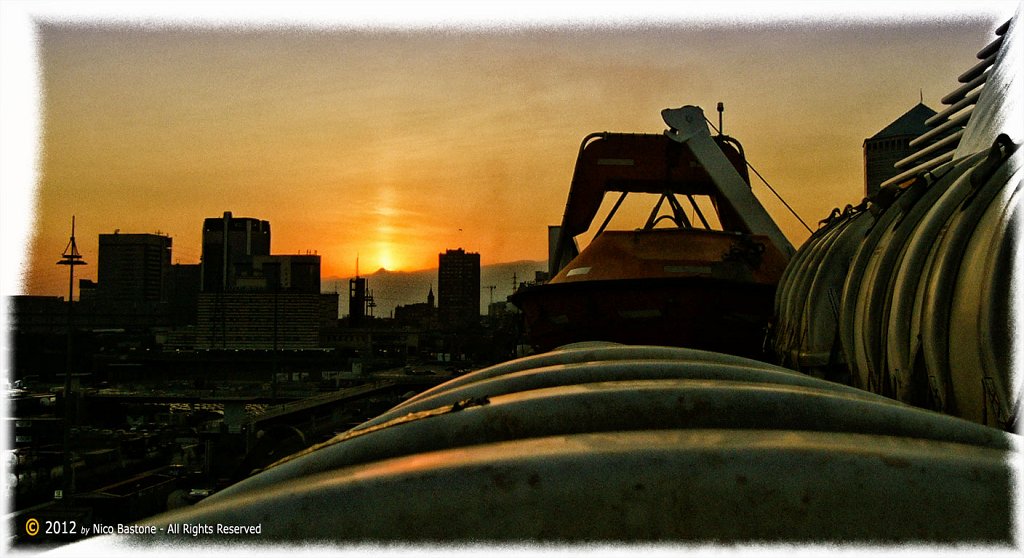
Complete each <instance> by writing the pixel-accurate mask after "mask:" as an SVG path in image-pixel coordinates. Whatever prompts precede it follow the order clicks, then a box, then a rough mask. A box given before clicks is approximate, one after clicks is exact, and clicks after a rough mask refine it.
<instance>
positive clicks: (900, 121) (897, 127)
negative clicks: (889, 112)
mask: <svg viewBox="0 0 1024 558" xmlns="http://www.w3.org/2000/svg"><path fill="white" fill-rule="evenodd" d="M935 114H936V113H935V111H934V110H932V109H930V108H929V107H928V106H926V105H925V104H924V103H918V104H917V105H916V106H914V108H912V109H910V110H908V111H907V112H905V113H904V114H903V116H901V117H899V118H897V119H896V120H894V121H893V122H892V123H891V124H889V125H888V126H886V127H885V128H882V131H880V132H878V133H877V134H875V135H873V136H871V137H870V138H868V139H869V140H873V139H881V138H892V137H899V136H919V135H921V134H923V133H925V132H927V131H928V130H931V127H930V126H926V125H925V123H924V122H925V120H928V119H929V118H931V117H932V116H935Z"/></svg>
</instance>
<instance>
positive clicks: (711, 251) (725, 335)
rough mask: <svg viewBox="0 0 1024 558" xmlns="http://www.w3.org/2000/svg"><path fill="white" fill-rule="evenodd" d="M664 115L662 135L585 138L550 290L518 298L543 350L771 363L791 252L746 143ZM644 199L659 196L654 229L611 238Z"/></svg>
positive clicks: (681, 113) (671, 112)
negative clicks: (637, 348)
mask: <svg viewBox="0 0 1024 558" xmlns="http://www.w3.org/2000/svg"><path fill="white" fill-rule="evenodd" d="M662 116H663V118H664V120H665V122H666V123H667V124H668V125H669V129H668V130H666V131H665V132H664V133H663V134H623V133H607V132H605V133H598V134H591V135H589V136H587V137H586V138H585V139H584V140H583V143H582V145H581V147H580V153H579V156H578V158H577V161H576V168H575V171H574V173H573V179H572V185H571V188H570V191H569V199H568V201H567V203H566V208H565V214H564V217H563V219H562V224H561V226H559V227H555V228H553V230H552V237H551V241H552V242H551V246H552V250H551V255H550V262H549V274H550V276H551V280H550V281H548V282H546V283H543V284H540V285H532V286H528V287H525V288H522V289H520V290H518V291H517V292H516V293H515V294H514V295H513V296H512V297H511V300H512V302H513V303H515V304H516V305H517V306H518V307H519V308H521V309H522V311H523V315H524V318H525V326H526V331H527V335H528V337H529V339H530V341H531V343H532V344H533V345H534V346H535V348H536V349H538V350H542V351H543V350H550V349H552V348H554V347H557V346H561V345H565V344H567V343H574V342H581V341H592V340H600V341H611V342H619V343H628V344H641V343H642V344H656V345H668V346H677V347H689V348H696V349H703V350H712V351H716V352H722V353H728V354H733V355H740V356H747V357H754V358H759V357H761V356H762V355H761V352H762V345H763V340H764V331H765V327H766V325H767V324H768V321H769V320H770V319H771V317H772V313H773V303H774V297H775V288H776V285H777V284H778V282H779V278H780V277H781V275H782V272H783V270H784V269H785V266H786V264H787V262H788V261H789V257H790V255H791V254H792V253H793V251H794V250H793V247H792V246H791V245H790V243H789V241H788V240H787V239H786V238H785V236H784V235H783V234H782V232H781V231H780V230H779V228H778V226H777V225H776V224H775V222H774V221H773V220H772V218H771V217H770V216H769V215H768V213H767V212H766V211H765V209H764V207H763V206H762V205H761V204H760V202H758V200H757V198H755V197H754V195H753V193H752V192H751V188H750V180H749V176H748V174H747V165H746V159H745V156H744V153H743V148H742V146H741V145H740V144H739V142H738V141H736V140H735V139H733V138H731V137H729V136H725V135H722V134H718V135H716V136H712V135H711V133H710V131H709V130H708V126H707V123H706V120H705V117H704V113H703V111H702V110H701V109H700V108H699V107H695V106H685V107H682V108H679V109H666V110H664V111H662ZM609 192H617V193H619V194H620V196H619V198H618V200H617V202H616V203H615V205H614V207H613V208H612V210H611V212H610V213H609V215H608V217H607V218H606V219H605V220H604V224H602V225H601V226H600V227H599V229H598V232H597V234H596V235H595V236H594V239H593V240H592V241H591V243H590V244H589V245H588V246H587V247H586V248H585V249H584V250H583V251H582V252H580V251H579V250H578V248H577V241H576V239H577V237H578V236H580V235H582V234H583V233H585V232H587V231H588V230H589V229H590V228H591V225H592V224H593V223H594V220H595V218H596V217H597V213H598V211H599V209H600V206H601V203H602V201H603V200H604V197H605V194H607V193H609ZM638 193H639V194H655V195H658V196H660V197H658V201H657V203H656V204H655V206H654V208H653V209H652V210H651V213H650V216H649V217H648V219H647V222H646V223H645V224H644V225H643V226H642V227H640V228H637V229H634V230H605V229H606V227H607V226H608V223H609V222H610V221H611V218H612V216H613V215H614V214H615V212H616V210H618V208H619V207H620V206H621V204H622V202H623V200H624V199H625V197H626V196H627V195H629V194H638ZM684 204H685V207H684ZM688 213H689V215H688ZM666 225H667V227H666Z"/></svg>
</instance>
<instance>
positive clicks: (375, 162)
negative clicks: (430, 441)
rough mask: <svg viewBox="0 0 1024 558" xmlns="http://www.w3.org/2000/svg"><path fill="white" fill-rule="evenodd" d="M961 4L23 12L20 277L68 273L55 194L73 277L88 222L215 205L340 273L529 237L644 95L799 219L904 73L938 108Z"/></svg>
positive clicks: (986, 24)
mask: <svg viewBox="0 0 1024 558" xmlns="http://www.w3.org/2000/svg"><path fill="white" fill-rule="evenodd" d="M690 5H699V4H696V3H694V4H690ZM916 5H917V6H918V9H919V10H923V9H924V8H926V7H928V6H929V4H928V3H917V4H916ZM236 6H237V4H236ZM972 6H973V5H971V4H969V3H966V5H964V6H963V7H962V8H961V9H963V10H964V12H963V14H962V15H961V16H960V17H956V16H955V15H949V14H948V12H943V13H946V14H947V15H946V16H943V17H936V16H935V14H925V13H921V14H916V15H912V17H891V18H888V19H886V18H883V19H873V20H865V19H862V18H861V19H858V18H852V19H845V20H837V19H836V18H832V17H813V18H810V19H806V20H803V21H799V22H793V21H781V20H778V19H767V20H764V21H761V20H759V19H758V20H756V21H755V20H752V19H749V18H748V19H746V20H740V21H732V20H725V19H720V20H716V21H711V22H708V21H696V20H693V19H687V18H685V17H682V16H680V17H678V18H676V19H675V20H673V21H664V22H662V23H660V24H658V25H645V26H639V25H631V26H620V27H611V26H608V25H604V24H601V25H598V24H594V23H591V24H590V25H584V26H579V25H577V26H575V27H569V26H561V27H558V26H553V24H550V23H549V24H548V25H546V26H540V27H536V26H525V25H516V24H515V22H514V21H513V22H512V24H510V25H505V26H500V27H495V26H485V27H482V28H480V27H477V28H465V27H454V28H453V27H447V28H444V29H442V28H438V27H430V28H427V29H422V28H419V27H408V26H406V27H399V28H384V29H366V28H354V27H348V28H346V27H344V26H343V25H342V26H341V27H308V26H307V27H294V26H291V27H289V26H277V27H271V26H268V25H266V24H264V25H261V26H252V25H250V26H238V25H222V26H220V27H215V28H211V27H206V28H199V27H183V26H182V25H183V24H181V23H178V24H175V23H174V21H173V20H166V21H160V22H157V23H156V24H152V23H151V24H149V25H140V24H139V23H137V22H135V23H133V22H130V21H129V22H121V23H116V24H111V23H105V24H95V23H89V22H88V21H83V20H81V19H78V20H76V19H71V20H65V21H56V20H53V19H49V20H46V21H42V22H39V25H38V27H37V30H38V35H37V43H36V44H37V45H38V49H39V50H38V59H37V63H38V69H39V74H38V75H39V78H40V86H41V88H42V89H41V92H40V96H39V100H38V103H39V109H40V115H41V117H42V119H41V123H40V124H41V129H40V132H41V137H40V143H39V147H40V152H39V153H38V156H39V159H38V163H37V166H36V167H35V168H36V169H37V171H38V175H37V180H38V183H37V188H36V189H35V190H34V193H35V198H34V201H31V202H30V206H29V208H28V210H29V211H30V212H31V215H32V220H31V221H29V223H30V224H29V232H30V233H31V234H29V235H28V237H27V239H26V240H27V241H28V242H29V250H28V251H27V252H26V253H25V254H24V257H25V261H24V262H23V264H22V266H21V268H20V269H21V273H20V278H21V279H22V280H23V281H24V282H23V284H22V285H21V288H20V292H24V293H27V294H40V295H63V294H65V293H66V289H67V275H66V268H64V267H59V266H56V265H54V263H55V262H56V261H57V259H59V257H60V254H61V251H62V250H63V249H64V247H65V245H66V243H67V237H68V234H69V227H70V221H71V215H72V214H74V215H76V216H77V224H78V228H77V234H78V246H79V249H80V251H81V252H82V253H83V255H84V256H85V259H86V260H87V261H89V263H90V264H92V265H90V266H87V267H85V268H80V269H76V275H77V276H78V277H83V278H92V279H95V277H96V275H95V274H96V265H95V263H96V252H97V235H98V234H101V233H109V232H113V231H114V230H115V229H120V230H121V231H122V232H157V231H160V232H163V233H167V234H169V235H170V236H172V237H173V259H174V261H176V262H180V263H197V262H198V260H199V253H200V229H201V225H202V221H203V219H204V218H206V217H216V216H219V215H221V214H222V213H223V212H224V211H232V212H233V213H234V215H235V216H243V217H258V218H261V219H266V220H269V221H270V222H271V226H272V252H273V253H279V254H287V253H299V252H303V253H304V252H306V251H307V250H309V251H314V250H315V251H316V252H317V253H319V254H320V255H321V256H322V258H323V259H322V265H323V267H322V272H323V276H324V277H325V278H326V277H330V276H341V277H347V276H350V275H352V274H353V273H354V265H355V260H356V255H357V254H358V255H359V258H360V269H361V271H364V272H371V271H373V270H375V269H377V268H379V267H386V268H388V269H398V270H413V269H422V268H428V267H433V266H436V264H437V254H438V253H439V252H441V251H444V250H445V249H446V248H456V247H463V248H465V249H467V250H469V251H476V252H479V253H480V254H481V258H482V261H483V263H485V264H487V263H495V262H502V261H512V260H520V259H536V260H541V259H545V258H546V250H547V245H546V226H547V225H549V224H557V223H558V222H559V221H560V219H561V215H562V210H563V209H564V204H565V198H566V194H567V192H568V187H569V180H570V178H571V176H572V169H573V163H574V161H575V157H576V153H577V149H578V147H579V142H580V140H581V139H582V138H583V137H584V136H585V135H586V134H588V133H590V132H595V131H605V130H607V131H621V132H653V133H658V132H660V131H661V130H663V129H664V125H663V123H662V122H661V119H660V115H659V112H660V110H661V109H663V108H666V107H678V106H681V105H684V104H696V105H700V106H703V107H704V109H705V112H706V113H707V114H708V116H709V117H710V118H712V119H713V120H714V119H715V118H716V116H715V110H714V107H715V103H716V102H717V101H723V102H724V103H725V106H726V113H725V132H726V133H728V134H729V135H732V136H734V137H736V138H738V139H739V140H740V141H741V142H742V143H743V145H744V147H745V149H746V153H747V156H748V159H749V160H750V162H751V163H753V165H754V166H755V167H756V168H757V169H758V170H759V171H760V172H761V173H762V174H763V175H764V176H765V177H766V178H767V179H768V180H769V181H770V182H771V183H772V185H773V186H774V187H775V188H776V190H778V191H779V192H780V193H781V194H782V195H783V196H785V197H786V198H787V199H788V201H789V202H790V204H791V205H792V206H793V207H794V208H795V209H796V211H797V212H799V213H800V214H801V216H803V218H804V220H806V221H807V222H808V223H814V222H816V221H817V220H818V219H821V218H823V217H825V216H826V215H827V214H828V212H829V210H830V209H831V208H832V207H835V206H842V205H845V204H847V203H851V202H856V201H859V199H860V197H861V196H862V190H863V168H862V165H863V161H862V154H861V144H862V142H863V140H864V139H865V138H867V137H870V136H871V135H873V134H874V133H875V132H877V131H878V130H880V129H881V128H883V127H884V126H885V125H886V124H888V123H889V122H890V121H892V120H893V119H895V118H896V117H898V116H900V115H901V114H902V113H903V112H905V111H906V110H908V109H910V108H911V107H912V106H913V105H914V104H916V103H917V102H918V95H919V92H920V91H923V97H924V101H925V103H926V104H928V105H929V106H931V107H932V108H936V109H938V108H940V103H939V101H938V99H939V98H941V97H942V96H943V95H945V94H946V93H948V92H949V91H951V90H952V89H953V88H955V87H956V83H955V79H956V76H957V75H959V74H960V73H961V72H963V71H964V70H966V69H967V68H968V67H970V66H971V65H973V64H974V62H975V61H976V60H975V58H974V54H975V53H976V52H977V51H978V50H979V49H980V48H981V47H982V46H984V45H985V44H987V43H988V42H989V41H990V40H991V39H992V38H993V35H992V31H993V30H994V29H995V27H996V26H997V25H998V24H999V23H1001V22H1002V21H1003V20H1005V19H1006V18H1007V17H1009V15H1012V13H1013V9H1014V7H1015V4H1014V3H1008V4H1007V5H1006V7H1005V8H1002V7H1000V8H998V9H992V8H991V7H989V6H986V7H985V10H984V11H981V9H980V8H977V7H972ZM971 10H974V11H971ZM768 15H772V14H768ZM338 23H339V24H344V18H343V17H342V18H341V19H340V21H339V22H338ZM5 79H6V78H5ZM22 186H24V185H22ZM5 187H9V185H5ZM754 188H755V193H756V194H758V196H759V197H760V198H761V199H762V201H763V202H764V203H765V205H766V207H767V208H768V209H769V212H771V213H772V214H773V215H774V216H775V217H776V220H777V221H778V222H779V223H780V225H781V227H782V228H783V230H784V231H785V232H786V233H787V235H788V236H789V237H790V239H791V240H792V241H793V242H794V244H795V245H799V244H800V243H801V242H803V240H804V239H805V238H806V236H807V232H806V231H805V230H804V229H803V227H802V226H801V225H800V224H799V223H798V222H797V221H796V220H795V219H793V218H792V217H791V216H789V215H788V214H787V213H786V212H785V210H784V209H782V207H781V206H780V205H779V204H778V203H775V202H774V200H772V199H770V197H769V195H768V194H767V190H765V189H764V188H763V187H760V185H755V187H754ZM638 224H639V223H638ZM18 291H19V289H18V288H17V287H13V288H10V286H6V287H5V294H13V292H18Z"/></svg>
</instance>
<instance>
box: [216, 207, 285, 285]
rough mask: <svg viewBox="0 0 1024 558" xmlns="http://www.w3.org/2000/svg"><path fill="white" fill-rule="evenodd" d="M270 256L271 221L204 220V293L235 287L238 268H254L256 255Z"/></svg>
mask: <svg viewBox="0 0 1024 558" xmlns="http://www.w3.org/2000/svg"><path fill="white" fill-rule="evenodd" d="M268 255H270V222H269V221H261V220H260V219H252V218H249V217H233V216H232V215H231V212H230V211H225V212H224V216H223V217H211V218H208V219H206V220H204V221H203V255H202V262H201V263H202V271H201V273H202V287H203V292H223V291H226V290H229V289H231V288H232V287H233V286H234V278H235V276H236V268H238V267H239V266H241V267H243V268H246V267H251V264H252V258H253V256H268Z"/></svg>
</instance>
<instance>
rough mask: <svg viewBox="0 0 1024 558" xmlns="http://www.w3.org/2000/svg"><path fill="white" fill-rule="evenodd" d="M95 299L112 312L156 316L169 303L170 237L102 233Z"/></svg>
mask: <svg viewBox="0 0 1024 558" xmlns="http://www.w3.org/2000/svg"><path fill="white" fill-rule="evenodd" d="M97 267H98V269H97V270H96V273H97V278H96V279H97V287H96V289H97V292H96V296H97V298H98V299H99V301H101V302H102V304H103V305H104V306H106V307H108V308H109V310H110V311H113V312H115V313H118V312H132V313H144V314H145V313H153V312H155V310H156V305H157V304H159V303H161V302H166V301H167V294H168V287H169V274H170V272H171V238H170V237H169V236H164V235H159V234H121V233H120V232H119V231H117V232H114V233H113V234H101V235H100V236H99V263H98V266H97Z"/></svg>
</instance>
